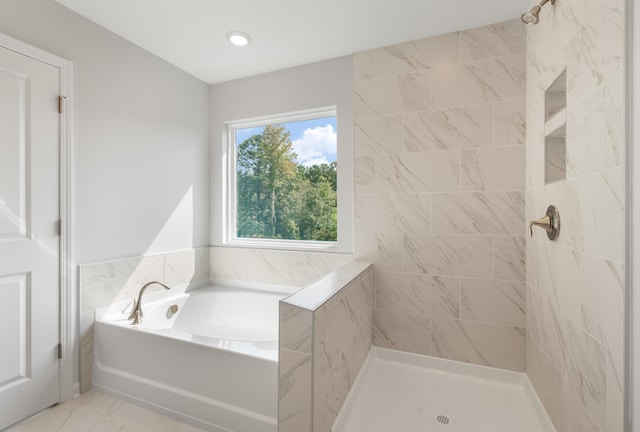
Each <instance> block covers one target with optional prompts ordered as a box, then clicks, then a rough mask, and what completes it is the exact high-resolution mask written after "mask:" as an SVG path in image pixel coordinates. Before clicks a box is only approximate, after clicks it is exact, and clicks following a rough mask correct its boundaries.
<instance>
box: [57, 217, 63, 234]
mask: <svg viewBox="0 0 640 432" xmlns="http://www.w3.org/2000/svg"><path fill="white" fill-rule="evenodd" d="M56 230H57V231H58V235H59V236H61V235H62V219H60V220H58V223H57V224H56Z"/></svg>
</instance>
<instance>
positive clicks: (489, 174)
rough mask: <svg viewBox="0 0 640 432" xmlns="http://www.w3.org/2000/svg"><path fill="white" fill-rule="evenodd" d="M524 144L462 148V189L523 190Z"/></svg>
mask: <svg viewBox="0 0 640 432" xmlns="http://www.w3.org/2000/svg"><path fill="white" fill-rule="evenodd" d="M524 157H525V150H524V147H502V148H491V149H479V150H463V151H462V159H461V164H462V170H461V180H460V187H461V189H462V190H463V191H521V190H524V188H525V187H524V186H525V185H524V175H523V174H522V173H523V172H524V169H525V164H524Z"/></svg>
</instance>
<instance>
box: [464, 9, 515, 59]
mask: <svg viewBox="0 0 640 432" xmlns="http://www.w3.org/2000/svg"><path fill="white" fill-rule="evenodd" d="M525 32H526V27H525V26H523V25H522V21H520V20H519V19H514V20H511V21H505V22H501V23H497V24H493V25H488V26H484V27H477V28H473V29H470V30H465V31H462V32H461V38H460V46H461V55H462V63H469V62H473V61H477V60H483V59H487V58H491V57H503V56H508V55H511V54H518V53H522V52H524V51H525Z"/></svg>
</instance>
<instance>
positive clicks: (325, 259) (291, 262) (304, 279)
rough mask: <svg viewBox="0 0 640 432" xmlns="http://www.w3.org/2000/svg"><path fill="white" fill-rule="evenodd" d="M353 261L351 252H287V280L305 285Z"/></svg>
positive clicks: (296, 284)
mask: <svg viewBox="0 0 640 432" xmlns="http://www.w3.org/2000/svg"><path fill="white" fill-rule="evenodd" d="M350 261H353V255H351V254H339V253H321V252H294V251H292V252H288V254H287V281H288V283H289V284H290V285H293V286H297V287H305V286H307V285H309V284H311V283H313V282H315V281H317V280H319V279H321V278H323V277H324V276H326V275H328V274H329V273H331V272H333V271H334V270H336V269H338V268H339V267H342V266H343V265H345V264H347V263H348V262H350Z"/></svg>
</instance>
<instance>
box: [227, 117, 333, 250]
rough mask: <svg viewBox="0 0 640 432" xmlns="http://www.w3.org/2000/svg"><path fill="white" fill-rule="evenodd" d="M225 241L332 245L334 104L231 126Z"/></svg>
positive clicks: (293, 245)
mask: <svg viewBox="0 0 640 432" xmlns="http://www.w3.org/2000/svg"><path fill="white" fill-rule="evenodd" d="M228 138H229V148H228V154H229V155H230V156H231V157H230V158H229V161H230V166H229V175H228V181H227V184H228V197H229V202H228V213H229V214H228V218H227V221H228V223H227V225H228V227H227V231H228V233H227V242H228V243H236V244H252V245H258V246H260V245H261V246H268V247H295V248H331V247H334V246H335V244H336V242H337V240H338V206H337V202H338V198H337V197H338V195H337V193H338V161H337V153H338V151H337V149H338V147H337V121H336V111H335V108H334V109H331V110H327V109H323V110H316V111H313V112H305V113H297V114H290V115H283V116H279V117H276V118H268V119H260V120H255V121H247V122H238V123H231V124H228Z"/></svg>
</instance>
